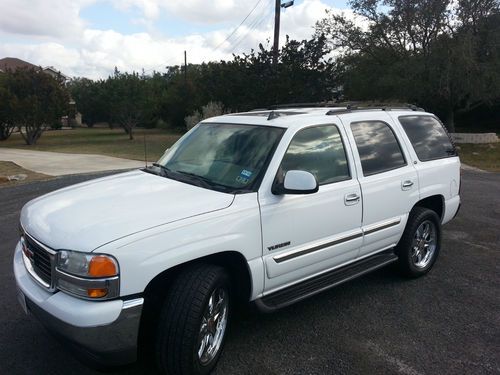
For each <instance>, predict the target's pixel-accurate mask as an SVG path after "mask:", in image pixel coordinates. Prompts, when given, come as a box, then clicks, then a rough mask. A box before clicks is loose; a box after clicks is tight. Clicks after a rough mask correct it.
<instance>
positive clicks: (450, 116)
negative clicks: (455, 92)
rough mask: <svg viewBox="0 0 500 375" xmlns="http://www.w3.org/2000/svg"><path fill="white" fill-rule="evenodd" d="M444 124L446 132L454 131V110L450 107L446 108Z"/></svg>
mask: <svg viewBox="0 0 500 375" xmlns="http://www.w3.org/2000/svg"><path fill="white" fill-rule="evenodd" d="M445 125H446V129H448V132H450V133H455V111H454V110H453V108H451V107H450V108H448V112H447V114H446V121H445Z"/></svg>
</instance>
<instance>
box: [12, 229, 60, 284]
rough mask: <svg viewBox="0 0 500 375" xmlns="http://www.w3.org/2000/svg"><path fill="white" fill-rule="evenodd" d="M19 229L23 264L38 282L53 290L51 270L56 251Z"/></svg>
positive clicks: (52, 269)
mask: <svg viewBox="0 0 500 375" xmlns="http://www.w3.org/2000/svg"><path fill="white" fill-rule="evenodd" d="M20 229H21V244H22V247H23V259H24V265H25V266H26V269H27V271H28V273H29V274H30V275H31V276H32V277H33V279H35V281H36V282H38V284H40V285H41V286H43V287H45V288H47V289H48V290H49V291H51V292H53V291H54V290H55V285H54V278H53V272H54V267H55V254H56V252H55V251H54V250H52V249H50V248H48V247H47V246H45V245H44V244H42V243H40V242H39V241H37V240H35V239H34V238H33V237H31V236H30V235H28V234H27V233H26V232H25V231H24V230H23V229H22V228H20Z"/></svg>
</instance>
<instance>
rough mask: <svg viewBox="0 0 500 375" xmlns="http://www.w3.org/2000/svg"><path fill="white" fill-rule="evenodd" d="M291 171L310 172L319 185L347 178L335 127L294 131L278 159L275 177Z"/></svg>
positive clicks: (344, 157) (338, 135) (342, 145)
mask: <svg viewBox="0 0 500 375" xmlns="http://www.w3.org/2000/svg"><path fill="white" fill-rule="evenodd" d="M291 170H301V171H306V172H310V173H312V174H313V175H314V177H316V181H318V184H319V185H325V184H330V183H332V182H338V181H343V180H348V179H350V178H351V176H350V173H349V167H348V164H347V157H346V153H345V149H344V144H343V143H342V138H341V136H340V133H339V130H338V129H337V127H336V126H334V125H323V126H315V127H311V128H306V129H303V130H301V131H299V132H298V133H297V134H295V136H294V137H293V139H292V141H291V143H290V146H289V147H288V150H287V151H286V154H285V156H284V157H283V161H282V162H281V167H280V171H279V172H278V178H280V179H282V178H283V176H284V175H285V173H286V172H288V171H291Z"/></svg>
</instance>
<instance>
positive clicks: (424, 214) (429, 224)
mask: <svg viewBox="0 0 500 375" xmlns="http://www.w3.org/2000/svg"><path fill="white" fill-rule="evenodd" d="M440 247H441V224H440V221H439V216H438V215H437V214H436V213H435V212H434V211H432V210H429V209H427V208H423V207H415V208H414V209H413V210H412V211H411V212H410V217H409V218H408V223H407V224H406V228H405V231H404V233H403V236H402V237H401V240H400V241H399V243H398V245H397V247H396V254H397V255H398V257H399V261H398V265H399V269H400V270H401V272H402V273H403V274H404V275H406V276H409V277H419V276H422V275H425V274H426V273H427V272H429V271H430V269H431V268H432V266H433V265H434V263H435V262H436V259H437V257H438V255H439V250H440Z"/></svg>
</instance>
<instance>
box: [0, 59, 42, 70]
mask: <svg viewBox="0 0 500 375" xmlns="http://www.w3.org/2000/svg"><path fill="white" fill-rule="evenodd" d="M20 68H33V69H38V67H37V66H36V65H33V64H31V63H29V62H27V61H24V60H21V59H18V58H16V57H5V58H3V59H0V71H3V72H5V71H7V70H17V69H20Z"/></svg>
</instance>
